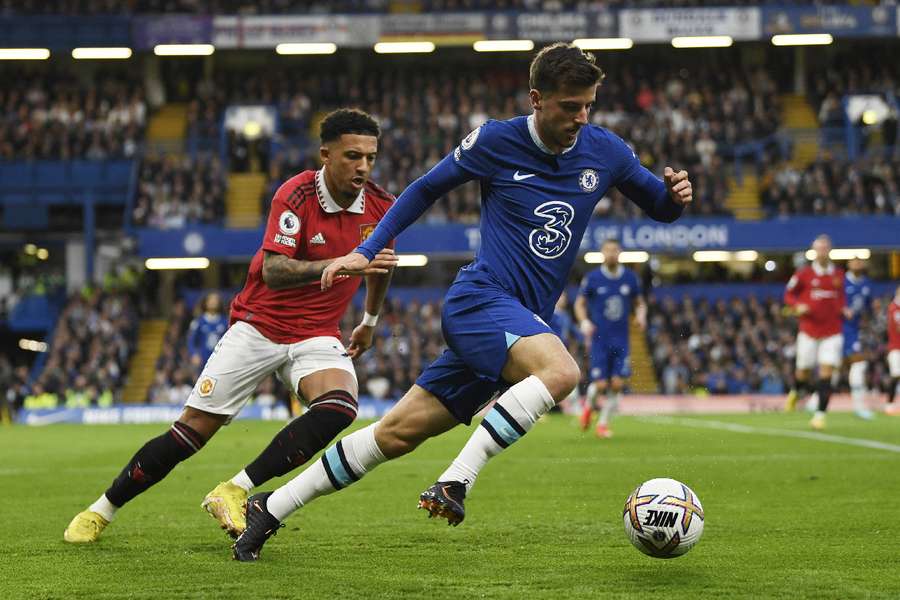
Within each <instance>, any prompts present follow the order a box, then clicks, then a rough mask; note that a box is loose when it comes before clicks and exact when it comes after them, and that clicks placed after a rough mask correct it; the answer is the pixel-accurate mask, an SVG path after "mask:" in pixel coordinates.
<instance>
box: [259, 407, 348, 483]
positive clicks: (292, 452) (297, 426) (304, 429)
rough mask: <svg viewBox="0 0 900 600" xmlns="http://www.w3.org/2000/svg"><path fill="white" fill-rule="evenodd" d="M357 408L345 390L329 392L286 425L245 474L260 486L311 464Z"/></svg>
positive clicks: (343, 427) (344, 427)
mask: <svg viewBox="0 0 900 600" xmlns="http://www.w3.org/2000/svg"><path fill="white" fill-rule="evenodd" d="M356 407H357V405H356V399H355V398H354V397H353V395H352V394H351V393H350V392H347V391H344V390H334V391H331V392H326V393H325V394H322V395H321V396H319V397H318V398H316V399H315V400H313V401H312V402H310V404H309V410H308V411H306V412H305V413H303V414H302V415H300V416H299V417H297V418H296V419H294V420H293V421H291V422H290V423H288V424H287V425H285V426H284V428H283V429H282V430H281V431H279V432H278V433H277V434H276V435H275V438H274V439H273V440H272V441H271V442H270V443H269V445H268V446H267V447H266V449H265V450H263V451H262V453H261V454H260V455H259V456H257V457H256V459H255V460H254V461H253V462H251V463H250V464H249V465H247V467H246V468H245V469H244V471H245V472H246V473H247V476H248V477H249V478H250V481H252V482H253V485H254V486H257V487H258V486H260V485H262V484H264V483H265V482H267V481H269V480H270V479H272V478H273V477H280V476H282V475H285V474H287V473H290V472H291V471H292V470H294V469H295V468H297V467H299V466H300V465H302V464H303V463H305V462H306V461H308V460H309V459H310V458H312V457H313V456H315V455H316V452H318V451H319V450H321V449H322V448H324V447H325V446H327V445H328V443H329V442H330V441H331V440H333V439H334V438H335V437H336V436H337V434H339V433H340V432H341V431H343V430H344V429H346V428H347V426H349V425H350V424H351V423H352V422H353V419H355V418H356Z"/></svg>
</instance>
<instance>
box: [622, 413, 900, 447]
mask: <svg viewBox="0 0 900 600" xmlns="http://www.w3.org/2000/svg"><path fill="white" fill-rule="evenodd" d="M640 420H642V421H649V422H653V423H661V424H668V425H684V426H685V427H701V428H706V429H718V430H723V431H734V432H737V433H756V434H762V435H774V436H780V437H793V438H801V439H806V440H817V441H819V442H831V443H832V444H844V445H846V446H860V447H862V448H871V449H873V450H886V451H887V452H896V453H898V454H900V446H898V445H896V444H888V443H886V442H879V441H876V440H866V439H861V438H852V437H845V436H842V435H831V434H829V433H818V432H815V431H792V430H790V429H777V428H774V427H753V426H751V425H741V424H739V423H726V422H725V421H707V420H705V419H690V418H686V417H642V418H640Z"/></svg>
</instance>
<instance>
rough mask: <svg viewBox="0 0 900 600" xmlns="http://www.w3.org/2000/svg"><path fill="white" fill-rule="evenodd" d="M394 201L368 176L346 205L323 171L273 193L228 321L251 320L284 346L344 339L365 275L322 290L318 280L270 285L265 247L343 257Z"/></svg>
mask: <svg viewBox="0 0 900 600" xmlns="http://www.w3.org/2000/svg"><path fill="white" fill-rule="evenodd" d="M393 201H394V197H393V196H392V195H391V194H389V193H388V192H386V191H384V190H383V189H382V188H380V187H379V186H377V185H375V184H374V183H372V182H368V183H366V186H365V188H364V189H363V191H362V192H360V194H359V196H358V197H357V199H356V201H355V202H354V203H353V204H352V205H350V206H349V207H347V208H346V209H341V207H340V206H338V205H337V203H335V201H334V199H333V198H332V196H331V194H330V193H329V191H328V188H327V187H326V186H325V180H324V169H322V170H319V171H304V172H302V173H300V174H299V175H295V176H294V177H292V178H290V179H288V180H287V181H286V182H285V183H284V184H283V185H282V186H281V187H280V188H278V191H277V192H275V197H274V198H273V199H272V207H271V208H270V209H269V218H268V221H267V223H266V233H265V234H264V235H263V242H262V247H261V248H260V249H259V250H257V252H256V254H255V255H254V256H253V260H252V261H251V262H250V270H249V272H248V273H247V282H246V283H245V284H244V289H242V290H241V292H240V293H239V294H238V295H237V296H235V298H234V301H233V302H232V303H231V323H232V324H233V323H234V322H235V321H246V322H247V323H250V324H251V325H253V326H254V327H256V329H258V330H259V332H260V333H262V334H263V335H264V336H266V337H267V338H269V339H270V340H272V341H273V342H276V343H279V344H292V343H294V342H299V341H301V340H305V339H309V338H312V337H317V336H323V335H324V336H334V337H337V338H338V339H340V330H339V327H338V324H339V322H340V319H341V316H342V315H343V314H344V311H345V310H346V309H347V305H348V304H349V303H350V300H351V299H352V298H353V294H354V293H355V292H356V290H357V289H358V288H359V284H360V283H361V281H362V277H346V278H341V279H337V280H336V281H335V282H334V285H333V286H332V287H331V289H329V290H325V291H322V289H321V287H320V284H319V280H315V281H313V282H311V283H309V284H307V285H304V286H302V287H295V288H290V289H285V290H273V289H271V288H269V286H267V285H266V284H265V282H264V281H263V278H262V267H263V256H264V253H265V252H266V251H268V252H277V253H278V254H284V255H285V256H287V257H290V258H295V259H297V260H307V261H317V260H325V259H328V258H337V257H339V256H343V255H345V254H347V253H349V252H352V251H353V250H354V249H355V248H356V247H357V246H359V244H360V242H362V241H363V240H365V239H366V238H367V237H368V236H369V235H370V234H371V233H372V231H373V230H374V229H375V226H376V225H377V224H378V221H380V220H381V217H383V216H384V214H385V213H386V212H387V211H388V208H390V206H391V203H392V202H393ZM392 245H393V244H392Z"/></svg>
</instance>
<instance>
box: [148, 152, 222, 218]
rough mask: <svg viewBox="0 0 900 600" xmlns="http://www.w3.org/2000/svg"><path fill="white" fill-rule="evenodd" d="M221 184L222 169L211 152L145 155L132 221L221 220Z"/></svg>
mask: <svg viewBox="0 0 900 600" xmlns="http://www.w3.org/2000/svg"><path fill="white" fill-rule="evenodd" d="M225 187H226V178H225V173H224V171H223V168H222V165H221V162H220V161H219V159H218V158H217V157H215V156H198V157H196V158H190V157H187V156H182V157H178V156H172V155H167V156H164V157H163V156H155V155H150V156H146V157H145V158H144V160H143V162H142V163H141V170H140V179H139V182H138V191H137V198H136V199H135V205H134V210H133V213H132V223H133V224H134V225H136V226H147V227H157V228H160V229H170V228H179V227H184V226H185V225H189V224H194V223H218V222H221V220H222V217H223V216H224V211H225V208H224V206H225Z"/></svg>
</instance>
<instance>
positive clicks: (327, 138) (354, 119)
mask: <svg viewBox="0 0 900 600" xmlns="http://www.w3.org/2000/svg"><path fill="white" fill-rule="evenodd" d="M345 133H351V134H356V135H371V136H375V137H378V136H379V135H381V130H380V129H379V128H378V123H377V122H376V121H375V119H373V118H372V116H371V115H369V114H368V113H366V112H363V111H361V110H359V109H356V108H339V109H338V110H335V111H332V112H330V113H328V114H327V115H325V118H324V119H323V120H322V125H321V128H320V129H319V138H320V139H321V140H322V143H323V144H325V143H328V142H331V141H334V140H336V139H338V138H340V137H341V136H342V135H344V134H345Z"/></svg>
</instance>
